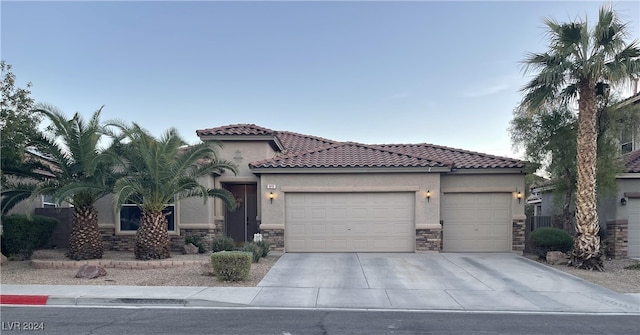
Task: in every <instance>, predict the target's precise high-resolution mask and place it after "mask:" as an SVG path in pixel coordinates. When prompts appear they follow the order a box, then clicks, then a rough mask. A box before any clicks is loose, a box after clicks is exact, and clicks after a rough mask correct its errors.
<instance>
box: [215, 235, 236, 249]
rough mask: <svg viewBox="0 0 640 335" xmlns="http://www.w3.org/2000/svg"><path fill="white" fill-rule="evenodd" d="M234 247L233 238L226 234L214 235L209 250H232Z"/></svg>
mask: <svg viewBox="0 0 640 335" xmlns="http://www.w3.org/2000/svg"><path fill="white" fill-rule="evenodd" d="M234 247H235V243H234V242H233V239H232V238H231V237H227V236H220V237H216V238H214V239H213V241H212V242H211V252H218V251H232V250H233V248H234Z"/></svg>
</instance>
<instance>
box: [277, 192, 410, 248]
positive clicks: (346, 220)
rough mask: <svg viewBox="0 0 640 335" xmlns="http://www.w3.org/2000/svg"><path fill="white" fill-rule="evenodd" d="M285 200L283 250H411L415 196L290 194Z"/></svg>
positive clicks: (399, 194) (400, 194)
mask: <svg viewBox="0 0 640 335" xmlns="http://www.w3.org/2000/svg"><path fill="white" fill-rule="evenodd" d="M285 198H286V200H285V206H286V209H285V211H286V215H285V217H286V222H285V226H286V228H285V248H286V250H287V251H291V252H305V251H310V252H322V251H325V252H350V251H354V252H355V251H371V252H375V251H398V252H412V251H414V250H415V247H414V244H415V223H414V211H415V209H414V203H415V193H290V194H287V195H286V197H285ZM319 213H324V214H323V215H320V214H319ZM303 227H304V228H303ZM322 227H324V229H323V228H322Z"/></svg>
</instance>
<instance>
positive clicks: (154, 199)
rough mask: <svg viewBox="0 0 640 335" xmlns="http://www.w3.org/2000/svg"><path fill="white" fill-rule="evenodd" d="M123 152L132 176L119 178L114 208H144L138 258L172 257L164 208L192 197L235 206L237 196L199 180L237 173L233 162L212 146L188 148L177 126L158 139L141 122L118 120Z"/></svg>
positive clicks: (139, 231)
mask: <svg viewBox="0 0 640 335" xmlns="http://www.w3.org/2000/svg"><path fill="white" fill-rule="evenodd" d="M113 125H115V126H117V127H118V128H120V130H121V131H122V134H121V135H120V136H121V138H119V139H116V141H117V142H118V143H120V145H121V146H120V152H121V154H122V156H123V157H124V158H125V160H126V162H127V168H126V170H127V171H128V175H127V176H126V177H123V178H120V179H119V180H118V181H117V182H116V184H115V188H114V205H115V207H116V210H117V209H119V208H120V206H121V205H122V204H123V203H124V202H125V201H129V202H133V203H134V204H136V205H137V206H138V208H140V210H141V212H142V217H141V219H140V227H139V228H138V231H137V232H136V239H135V248H134V253H135V257H136V258H137V259H143V260H148V259H162V258H168V257H170V252H169V234H168V231H167V218H166V216H165V214H164V213H163V210H164V209H165V207H166V205H167V204H169V203H174V202H178V201H179V200H181V199H185V198H190V197H201V198H203V199H204V202H205V203H206V201H207V199H208V198H209V197H217V198H220V199H222V200H223V202H224V203H225V205H226V206H228V207H229V208H235V199H234V197H233V195H232V194H231V193H230V192H228V191H227V190H224V189H216V188H212V189H208V188H207V187H205V186H203V185H202V184H201V180H202V179H203V178H206V177H208V176H210V175H211V174H212V173H216V172H222V171H224V170H229V171H232V172H233V173H236V167H235V165H234V164H233V163H230V162H228V161H225V160H220V159H218V157H217V153H216V149H215V147H214V146H212V145H210V144H207V143H201V144H197V145H192V146H187V145H186V144H187V143H186V142H185V141H184V140H183V139H182V138H181V137H180V136H179V134H178V133H177V131H176V130H175V129H173V128H171V129H169V130H167V131H166V132H165V133H164V134H163V135H162V136H161V137H160V138H155V137H154V136H152V135H151V134H150V133H149V132H148V131H146V130H144V129H143V128H141V127H140V126H139V125H137V124H135V123H134V124H132V125H131V126H126V125H124V124H122V123H119V122H114V123H113Z"/></svg>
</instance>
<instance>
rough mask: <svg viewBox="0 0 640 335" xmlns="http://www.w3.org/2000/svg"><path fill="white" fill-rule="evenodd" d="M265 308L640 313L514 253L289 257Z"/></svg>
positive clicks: (270, 284) (638, 307) (633, 302)
mask: <svg viewBox="0 0 640 335" xmlns="http://www.w3.org/2000/svg"><path fill="white" fill-rule="evenodd" d="M258 286H259V287H262V289H261V290H260V292H258V293H257V295H256V297H255V298H254V299H253V301H252V302H251V304H252V305H258V306H278V307H310V308H319V307H328V308H388V309H429V310H465V311H520V312H575V313H640V296H638V295H624V294H619V293H616V292H613V291H611V290H608V289H606V288H603V287H601V286H598V285H595V284H592V283H590V282H587V281H584V280H582V279H580V278H577V277H574V276H571V275H568V274H566V273H564V272H562V271H558V270H556V269H553V268H550V267H547V266H545V265H543V264H539V263H536V262H534V261H532V260H529V259H527V258H524V257H522V256H518V255H515V254H509V253H499V254H496V253H491V254H488V253H484V254H483V253H455V254H453V253H445V254H420V253H418V254H392V253H385V254H379V253H326V254H313V253H308V254H307V253H286V254H284V255H283V256H282V257H281V258H280V259H279V260H278V262H277V263H276V264H275V265H274V266H273V268H271V270H270V271H269V273H268V274H267V275H266V276H265V277H264V279H263V280H262V281H261V282H260V283H259V284H258Z"/></svg>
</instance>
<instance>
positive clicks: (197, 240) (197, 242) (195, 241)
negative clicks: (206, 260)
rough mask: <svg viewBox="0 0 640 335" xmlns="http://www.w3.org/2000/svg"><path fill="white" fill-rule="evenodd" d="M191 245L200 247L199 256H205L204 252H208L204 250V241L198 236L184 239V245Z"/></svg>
mask: <svg viewBox="0 0 640 335" xmlns="http://www.w3.org/2000/svg"><path fill="white" fill-rule="evenodd" d="M189 243H191V244H193V245H195V246H196V247H198V253H199V254H204V252H205V251H206V250H205V249H204V245H203V244H202V241H201V240H200V236H197V235H192V236H187V237H186V238H185V239H184V244H189Z"/></svg>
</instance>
